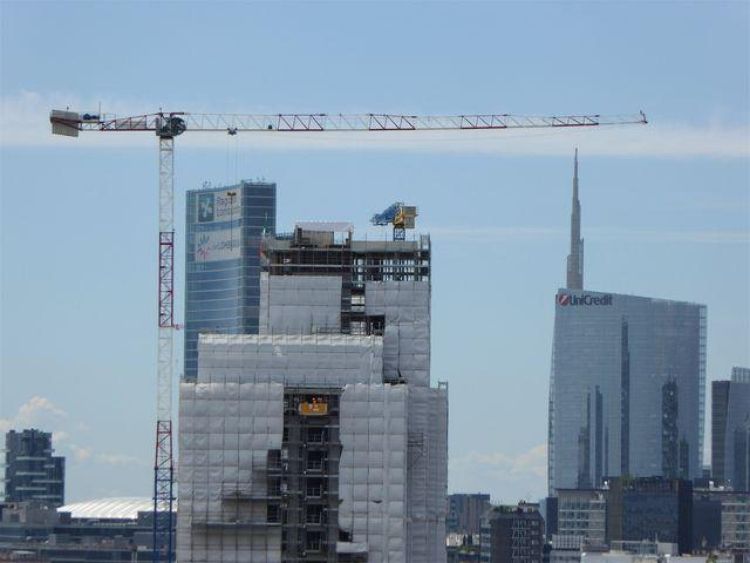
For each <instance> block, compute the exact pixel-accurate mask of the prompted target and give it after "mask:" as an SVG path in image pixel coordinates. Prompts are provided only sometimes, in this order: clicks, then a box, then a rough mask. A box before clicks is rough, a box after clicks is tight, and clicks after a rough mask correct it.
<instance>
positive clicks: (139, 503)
mask: <svg viewBox="0 0 750 563" xmlns="http://www.w3.org/2000/svg"><path fill="white" fill-rule="evenodd" d="M153 509H154V501H153V500H152V499H150V498H148V497H114V498H101V499H94V500H88V501H84V502H75V503H72V504H66V505H65V506H61V507H60V508H58V509H57V511H58V512H70V515H71V517H72V518H81V519H90V520H135V519H136V518H138V513H139V512H150V511H152V510H153Z"/></svg>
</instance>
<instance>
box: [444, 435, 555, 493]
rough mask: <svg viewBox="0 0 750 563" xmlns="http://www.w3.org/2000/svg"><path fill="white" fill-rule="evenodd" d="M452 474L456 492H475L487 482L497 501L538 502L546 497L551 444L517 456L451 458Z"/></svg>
mask: <svg viewBox="0 0 750 563" xmlns="http://www.w3.org/2000/svg"><path fill="white" fill-rule="evenodd" d="M448 474H449V476H450V479H451V490H453V491H457V492H459V491H469V490H472V491H473V490H475V489H476V483H483V487H484V489H483V490H484V492H489V493H490V494H491V495H492V498H493V500H494V501H496V502H516V501H518V500H521V499H526V500H535V499H537V498H541V497H542V496H544V494H545V490H544V487H545V483H546V476H547V445H546V444H538V445H536V446H533V447H531V448H529V449H528V450H525V451H522V452H517V453H508V452H504V451H481V452H479V451H472V452H469V453H467V454H465V455H463V456H459V457H454V458H451V460H450V461H449V472H448Z"/></svg>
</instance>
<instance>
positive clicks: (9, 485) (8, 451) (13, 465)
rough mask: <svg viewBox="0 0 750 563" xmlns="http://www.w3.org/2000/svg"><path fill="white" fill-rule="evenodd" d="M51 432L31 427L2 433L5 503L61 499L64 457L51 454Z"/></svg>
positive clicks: (57, 503) (56, 503) (60, 501)
mask: <svg viewBox="0 0 750 563" xmlns="http://www.w3.org/2000/svg"><path fill="white" fill-rule="evenodd" d="M53 451H54V450H53V449H52V434H50V433H49V432H42V431H41V430H36V429H34V428H32V429H28V430H23V431H21V432H16V431H15V430H11V431H10V432H8V433H7V434H6V435H5V500H6V502H22V501H38V502H40V503H42V504H45V505H48V506H60V505H62V504H64V502H65V458H64V457H58V456H53V455H52V453H53Z"/></svg>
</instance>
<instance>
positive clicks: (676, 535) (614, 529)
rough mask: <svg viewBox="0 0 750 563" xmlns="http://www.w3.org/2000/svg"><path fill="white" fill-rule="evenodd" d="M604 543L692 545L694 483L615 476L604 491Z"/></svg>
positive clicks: (684, 548)
mask: <svg viewBox="0 0 750 563" xmlns="http://www.w3.org/2000/svg"><path fill="white" fill-rule="evenodd" d="M606 518H607V520H606V522H607V542H608V543H609V544H610V545H611V544H612V542H616V541H642V540H649V541H660V542H668V543H676V544H677V546H678V549H679V551H680V553H690V552H691V550H692V547H693V486H692V483H691V482H690V481H687V480H683V479H666V478H663V477H642V478H637V479H632V478H628V477H618V478H614V479H611V480H610V481H609V489H608V491H607V516H606Z"/></svg>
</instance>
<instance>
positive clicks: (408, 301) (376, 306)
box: [365, 281, 430, 387]
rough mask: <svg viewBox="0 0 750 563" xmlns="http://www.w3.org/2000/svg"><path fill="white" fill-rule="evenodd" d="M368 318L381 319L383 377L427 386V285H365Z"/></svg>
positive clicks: (428, 295) (428, 297)
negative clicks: (377, 317) (370, 316)
mask: <svg viewBox="0 0 750 563" xmlns="http://www.w3.org/2000/svg"><path fill="white" fill-rule="evenodd" d="M365 309H366V313H367V314H368V315H385V333H384V335H383V377H384V378H385V380H386V381H394V380H396V379H398V378H399V375H400V376H401V377H402V378H403V379H404V380H406V381H407V382H408V383H411V384H414V385H419V386H422V387H427V386H429V384H430V284H429V282H427V281H385V282H367V283H366V285H365Z"/></svg>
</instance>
